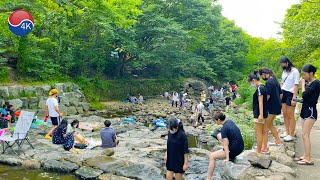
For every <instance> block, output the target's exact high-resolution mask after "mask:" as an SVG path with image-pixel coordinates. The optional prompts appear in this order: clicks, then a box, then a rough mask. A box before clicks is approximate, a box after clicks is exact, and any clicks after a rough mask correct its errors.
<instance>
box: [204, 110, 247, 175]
mask: <svg viewBox="0 0 320 180" xmlns="http://www.w3.org/2000/svg"><path fill="white" fill-rule="evenodd" d="M213 119H214V121H215V122H216V124H218V125H222V128H221V133H218V134H217V135H216V137H217V139H218V140H219V141H220V142H221V143H222V144H223V147H224V148H223V149H221V150H218V151H215V152H213V153H211V154H210V156H209V160H210V161H209V166H208V175H207V180H212V178H213V177H212V176H213V172H214V169H215V167H216V160H217V159H224V160H223V162H224V163H226V162H228V161H229V160H232V159H235V158H236V157H237V156H238V155H239V154H241V153H242V151H243V150H244V142H243V139H242V136H241V132H240V129H239V128H238V126H237V125H236V124H235V123H234V122H233V121H232V120H226V121H225V119H226V116H225V115H224V114H223V113H222V112H217V113H215V115H214V116H213Z"/></svg>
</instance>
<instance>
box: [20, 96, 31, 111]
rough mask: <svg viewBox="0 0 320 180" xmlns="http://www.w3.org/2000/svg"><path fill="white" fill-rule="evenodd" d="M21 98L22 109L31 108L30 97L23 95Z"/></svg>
mask: <svg viewBox="0 0 320 180" xmlns="http://www.w3.org/2000/svg"><path fill="white" fill-rule="evenodd" d="M20 100H21V101H22V109H27V108H29V99H28V98H26V97H22V98H20Z"/></svg>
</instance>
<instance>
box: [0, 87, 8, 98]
mask: <svg viewBox="0 0 320 180" xmlns="http://www.w3.org/2000/svg"><path fill="white" fill-rule="evenodd" d="M8 97H9V89H8V87H7V86H0V98H8Z"/></svg>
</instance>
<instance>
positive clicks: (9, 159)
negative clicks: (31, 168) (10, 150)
mask: <svg viewBox="0 0 320 180" xmlns="http://www.w3.org/2000/svg"><path fill="white" fill-rule="evenodd" d="M22 162H23V159H21V158H19V157H17V156H9V155H0V163H3V164H9V165H12V166H20V165H21V164H22Z"/></svg>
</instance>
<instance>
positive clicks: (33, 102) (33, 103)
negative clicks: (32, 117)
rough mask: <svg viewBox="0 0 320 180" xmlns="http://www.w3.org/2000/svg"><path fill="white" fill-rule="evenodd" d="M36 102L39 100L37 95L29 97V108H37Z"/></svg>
mask: <svg viewBox="0 0 320 180" xmlns="http://www.w3.org/2000/svg"><path fill="white" fill-rule="evenodd" d="M38 102H39V99H38V98H37V97H31V98H30V101H29V108H30V109H37V108H38ZM44 103H45V102H44Z"/></svg>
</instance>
